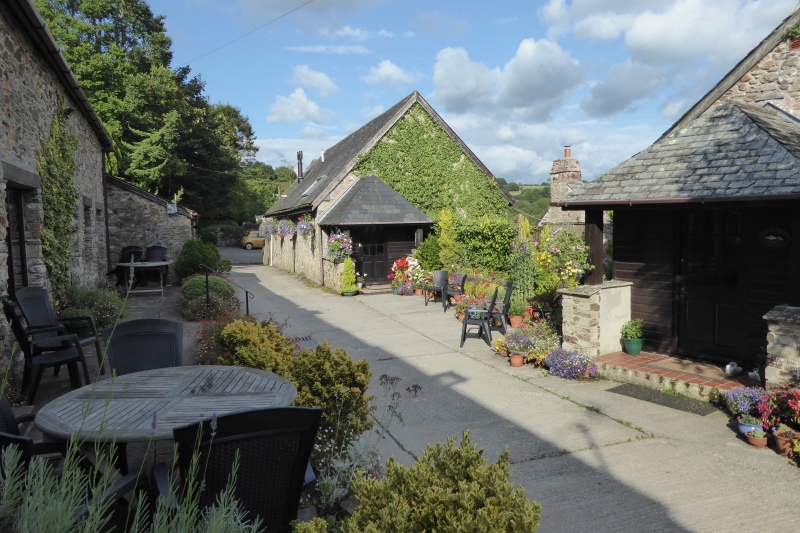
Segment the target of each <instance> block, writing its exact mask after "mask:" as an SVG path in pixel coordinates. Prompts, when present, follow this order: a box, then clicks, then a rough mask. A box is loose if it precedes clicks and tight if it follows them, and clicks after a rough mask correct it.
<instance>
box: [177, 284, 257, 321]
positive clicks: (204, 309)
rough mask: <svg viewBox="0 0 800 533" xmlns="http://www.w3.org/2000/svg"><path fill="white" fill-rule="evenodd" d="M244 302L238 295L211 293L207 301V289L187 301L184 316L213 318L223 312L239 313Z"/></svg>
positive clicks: (190, 318)
mask: <svg viewBox="0 0 800 533" xmlns="http://www.w3.org/2000/svg"><path fill="white" fill-rule="evenodd" d="M241 307H242V302H241V301H239V298H237V297H236V296H223V295H221V294H217V293H209V295H208V302H206V295H205V291H203V295H202V296H197V297H195V298H192V299H191V300H189V301H187V302H186V303H185V304H183V306H182V311H183V317H184V318H185V319H186V320H191V321H196V320H211V319H212V318H215V317H217V316H219V315H223V314H239V312H240V311H239V310H240V309H241Z"/></svg>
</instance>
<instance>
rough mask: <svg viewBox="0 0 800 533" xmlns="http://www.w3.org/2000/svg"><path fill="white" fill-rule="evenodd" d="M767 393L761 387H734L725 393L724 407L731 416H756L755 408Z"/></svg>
mask: <svg viewBox="0 0 800 533" xmlns="http://www.w3.org/2000/svg"><path fill="white" fill-rule="evenodd" d="M766 395H767V391H765V390H764V389H762V388H761V387H734V388H732V389H731V390H729V391H727V392H725V393H724V394H723V397H724V398H725V406H726V407H727V408H728V411H730V412H731V414H732V415H733V416H738V415H756V414H757V410H756V406H757V405H758V404H759V403H760V402H761V401H762V400H764V398H765V397H766Z"/></svg>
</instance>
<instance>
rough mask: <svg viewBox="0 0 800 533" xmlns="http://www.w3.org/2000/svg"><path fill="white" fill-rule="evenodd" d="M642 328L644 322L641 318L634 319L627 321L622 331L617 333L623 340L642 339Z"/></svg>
mask: <svg viewBox="0 0 800 533" xmlns="http://www.w3.org/2000/svg"><path fill="white" fill-rule="evenodd" d="M643 326H644V321H643V320H642V319H641V318H634V319H633V320H628V321H627V322H625V324H623V326H622V329H621V330H620V331H619V334H620V335H621V336H622V338H623V339H629V340H637V339H643V338H644V330H643V329H642V328H643Z"/></svg>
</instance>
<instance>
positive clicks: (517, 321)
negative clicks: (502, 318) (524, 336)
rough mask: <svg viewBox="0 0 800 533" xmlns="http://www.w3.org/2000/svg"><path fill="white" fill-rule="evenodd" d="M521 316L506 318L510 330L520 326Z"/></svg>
mask: <svg viewBox="0 0 800 533" xmlns="http://www.w3.org/2000/svg"><path fill="white" fill-rule="evenodd" d="M523 320H524V319H523V318H522V315H513V316H510V317H508V323H509V324H511V327H512V328H518V327H520V326H521V325H522V321H523Z"/></svg>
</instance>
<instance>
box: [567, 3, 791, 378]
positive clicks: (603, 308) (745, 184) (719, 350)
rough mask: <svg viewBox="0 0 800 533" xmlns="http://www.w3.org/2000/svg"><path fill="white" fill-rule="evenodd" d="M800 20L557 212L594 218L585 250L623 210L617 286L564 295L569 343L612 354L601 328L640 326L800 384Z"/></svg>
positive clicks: (661, 342) (669, 348) (658, 337)
mask: <svg viewBox="0 0 800 533" xmlns="http://www.w3.org/2000/svg"><path fill="white" fill-rule="evenodd" d="M798 24H800V7H798V8H796V9H795V10H794V12H793V13H792V14H791V15H790V16H789V17H787V18H786V19H785V20H784V21H783V22H782V23H781V24H780V25H779V26H778V27H777V28H776V29H775V30H774V31H773V32H772V33H771V34H770V35H769V36H767V37H766V38H765V39H764V40H763V41H762V42H761V43H760V44H759V45H758V46H757V47H756V48H755V49H753V50H752V51H751V52H750V54H748V55H747V56H746V57H745V58H744V59H743V60H742V61H741V62H739V64H738V65H737V66H736V67H734V69H733V70H732V71H731V72H730V73H728V74H727V75H726V76H725V77H724V78H723V80H722V81H720V83H719V84H717V86H716V87H714V88H713V89H712V90H711V91H709V93H708V94H706V95H705V96H704V97H703V98H702V99H701V100H700V101H699V102H698V103H697V104H695V105H694V106H693V107H692V108H691V109H690V110H689V111H687V113H686V114H685V115H684V116H683V117H682V118H681V119H680V120H678V121H677V122H676V123H675V124H674V125H673V126H672V127H671V128H669V129H668V130H667V131H666V132H665V133H664V135H662V136H661V138H659V139H658V140H657V141H656V142H655V143H653V144H652V145H651V146H649V147H648V148H646V149H645V150H642V151H641V152H640V153H638V154H636V155H635V156H633V157H632V158H630V159H629V160H627V161H624V162H623V163H621V164H620V165H618V166H617V167H615V168H613V169H611V170H610V171H609V172H607V173H605V174H604V175H602V176H600V177H599V178H598V179H596V180H595V181H592V182H590V183H587V184H585V186H584V187H582V188H581V189H580V190H577V191H574V192H572V193H569V194H568V195H567V196H565V197H564V198H562V199H561V200H560V201H559V202H557V205H558V206H559V207H562V208H564V209H565V210H579V211H584V212H585V214H586V236H587V243H590V242H593V241H597V240H598V239H600V235H601V233H602V229H603V226H604V224H603V221H602V216H601V213H602V211H603V210H613V211H614V218H613V231H614V250H613V270H614V279H615V282H614V283H613V284H609V283H603V282H602V279H590V280H589V287H584V288H582V291H565V292H564V301H565V304H564V307H565V309H567V308H574V309H576V310H583V311H582V312H583V314H585V315H586V316H584V317H581V318H582V320H574V321H572V322H569V323H568V322H567V321H566V320H565V322H564V338H565V340H566V339H568V338H572V339H577V340H582V339H594V340H595V341H596V342H595V344H593V345H592V350H593V351H592V355H601V354H603V353H608V350H614V349H617V350H618V349H619V345H616V346H615V345H613V343H612V345H611V346H606V347H603V346H602V343H601V342H599V341H597V339H601V338H602V337H603V334H604V330H607V332H609V333H613V334H616V333H617V332H618V328H617V322H618V321H619V320H621V319H622V320H624V319H627V317H633V318H641V319H642V320H643V322H644V330H645V349H646V350H648V351H653V352H657V353H663V354H668V355H678V356H681V357H685V358H689V359H695V358H697V359H702V360H707V361H712V362H717V363H719V364H724V363H727V362H730V361H735V362H737V363H739V365H740V366H742V367H744V368H746V369H748V370H750V369H752V368H753V367H754V366H755V365H756V364H758V362H759V361H760V360H761V358H760V357H759V354H760V352H762V351H767V353H768V354H769V356H768V364H769V366H768V368H766V372H765V373H766V378H767V380H769V381H772V382H781V381H787V380H792V379H793V380H798V381H800V341H799V340H798V339H800V320H798V316H800V118H798V117H800V115H798V112H800V92H798V88H800V85H798V84H799V83H800V81H795V80H796V79H797V76H798V74H799V73H800V72H799V71H798V66H800V40H797V41H794V40H791V41H790V40H789V39H786V38H785V37H784V36H785V34H786V32H787V30H788V29H789V28H791V27H792V26H795V25H798ZM590 249H591V245H590ZM590 261H591V262H592V263H593V264H595V265H598V266H599V264H600V261H601V258H600V257H599V256H594V257H591V258H590ZM626 285H627V286H626ZM587 291H588V292H587ZM589 293H591V294H589ZM612 293H613V296H614V297H613V298H605V297H604V295H605V294H609V295H611V294H612ZM594 295H599V296H598V298H599V299H598V300H597V302H590V303H589V305H588V306H587V305H580V304H585V303H586V302H585V300H587V298H590V297H593V296H594ZM592 303H596V304H597V305H591V304H592ZM566 316H567V314H566V312H565V317H566ZM575 316H576V317H577V316H578V313H577V312H576V314H575ZM604 316H613V317H615V321H611V322H609V323H608V324H609V325H606V324H605V323H604V318H603V317H604ZM614 328H617V329H616V330H615V329H614ZM565 344H566V343H565Z"/></svg>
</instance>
